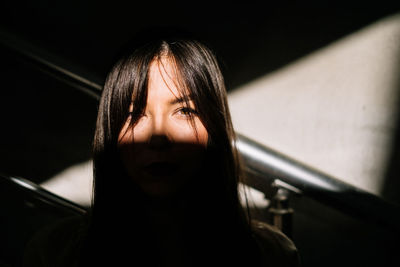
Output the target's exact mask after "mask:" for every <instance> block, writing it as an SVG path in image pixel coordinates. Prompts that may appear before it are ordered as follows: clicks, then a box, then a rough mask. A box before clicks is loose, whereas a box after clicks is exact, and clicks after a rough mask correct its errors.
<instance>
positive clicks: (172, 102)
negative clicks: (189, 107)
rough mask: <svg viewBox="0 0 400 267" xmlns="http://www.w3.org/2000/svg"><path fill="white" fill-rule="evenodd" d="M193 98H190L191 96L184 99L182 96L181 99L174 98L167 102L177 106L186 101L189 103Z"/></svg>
mask: <svg viewBox="0 0 400 267" xmlns="http://www.w3.org/2000/svg"><path fill="white" fill-rule="evenodd" d="M192 99H193V98H192V96H191V95H189V96H188V97H185V96H182V97H176V98H174V99H171V100H170V101H169V104H170V105H175V104H179V103H183V102H186V101H188V102H189V101H191V100H192Z"/></svg>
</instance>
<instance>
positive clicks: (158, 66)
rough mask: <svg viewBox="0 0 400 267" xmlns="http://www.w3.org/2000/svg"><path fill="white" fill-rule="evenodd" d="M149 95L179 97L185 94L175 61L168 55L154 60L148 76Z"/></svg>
mask: <svg viewBox="0 0 400 267" xmlns="http://www.w3.org/2000/svg"><path fill="white" fill-rule="evenodd" d="M148 95H153V96H154V95H157V96H169V97H172V98H179V97H182V96H183V95H185V86H184V85H183V84H182V82H181V79H180V76H179V73H178V70H177V68H176V64H175V62H174V61H173V60H172V59H171V58H169V57H166V56H163V57H161V58H160V59H158V60H153V61H152V63H151V64H150V69H149V76H148Z"/></svg>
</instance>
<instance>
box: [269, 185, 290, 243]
mask: <svg viewBox="0 0 400 267" xmlns="http://www.w3.org/2000/svg"><path fill="white" fill-rule="evenodd" d="M289 196H290V192H289V190H287V189H284V188H279V189H278V190H277V191H276V193H275V196H274V197H273V198H272V203H271V207H270V208H269V209H268V212H269V214H270V216H271V224H272V225H274V226H275V227H277V228H278V229H279V230H281V231H282V232H283V233H284V234H285V235H287V236H288V237H292V227H293V226H292V223H293V213H294V211H293V209H292V208H290V207H289Z"/></svg>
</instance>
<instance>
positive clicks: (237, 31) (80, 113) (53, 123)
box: [0, 0, 400, 266]
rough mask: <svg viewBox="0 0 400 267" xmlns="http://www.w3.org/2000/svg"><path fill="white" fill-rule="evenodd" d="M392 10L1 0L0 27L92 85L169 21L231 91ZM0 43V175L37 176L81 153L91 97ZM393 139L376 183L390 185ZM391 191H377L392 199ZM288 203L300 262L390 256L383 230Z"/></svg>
mask: <svg viewBox="0 0 400 267" xmlns="http://www.w3.org/2000/svg"><path fill="white" fill-rule="evenodd" d="M399 11H400V9H399V5H398V4H396V2H395V1H379V2H373V3H372V2H364V1H360V2H351V1H350V2H345V1H334V2H332V3H326V2H324V1H321V3H319V2H317V1H311V2H310V1H308V2H307V3H305V1H286V2H280V3H276V2H275V1H260V2H257V4H256V3H250V2H246V4H243V3H240V2H239V3H236V4H235V3H233V2H232V3H221V2H217V1H215V2H200V1H193V2H191V1H187V2H182V3H177V2H168V1H165V2H163V3H158V2H152V1H142V2H132V1H125V2H124V1H109V2H108V3H107V2H103V3H100V2H99V1H93V0H90V1H79V0H73V1H50V0H47V1H43V0H42V1H19V2H17V1H15V2H11V1H10V2H7V3H2V5H1V9H0V30H1V31H2V32H7V33H8V34H13V35H15V36H17V37H18V38H19V39H21V40H24V41H26V42H27V43H30V44H32V45H34V46H35V47H37V48H39V49H40V50H41V51H42V52H43V54H46V55H47V56H48V57H53V58H55V59H56V61H58V62H60V63H62V64H63V65H64V66H69V67H70V68H71V70H75V71H77V72H79V73H81V74H82V75H84V76H85V77H89V78H90V79H92V80H94V81H96V82H98V83H100V84H101V83H102V81H103V80H104V77H105V75H106V73H107V71H108V70H109V68H110V67H111V64H112V62H113V59H114V56H115V54H116V53H117V51H118V50H119V48H120V47H121V46H122V45H123V44H125V43H126V42H127V41H128V40H129V39H131V38H132V37H133V36H134V35H135V33H137V32H138V31H140V30H142V29H144V28H147V27H152V26H163V27H179V28H182V29H185V30H189V31H191V32H194V33H195V34H196V35H197V36H199V37H200V38H201V39H203V40H204V41H206V42H207V43H208V44H210V45H211V47H212V48H213V49H214V50H215V51H216V53H217V55H218V56H219V58H220V59H221V61H222V63H223V71H224V74H225V78H226V81H227V84H228V90H234V89H235V88H237V87H238V86H240V85H242V84H245V83H247V82H249V81H251V80H253V79H256V78H257V77H260V76H263V75H265V74H267V73H269V72H272V71H274V70H277V69H279V68H281V67H283V66H285V65H287V64H289V63H291V62H293V61H294V60H296V59H298V58H301V57H303V56H305V55H307V54H309V53H312V52H313V51H315V50H317V49H319V48H321V47H324V46H326V45H328V44H330V43H332V42H334V41H336V40H338V39H340V38H341V37H344V36H346V35H348V34H351V33H353V32H355V31H357V30H359V29H361V28H363V27H365V26H368V25H369V24H371V23H373V22H375V21H377V20H379V19H382V18H384V17H386V16H389V15H392V14H395V13H397V12H399ZM3 36H4V35H3ZM1 48H2V49H0V56H1V63H0V65H1V73H0V77H1V83H0V86H1V88H0V122H1V124H0V125H1V130H0V137H1V139H0V140H1V141H0V151H1V153H0V173H6V174H9V175H16V176H22V177H25V178H28V179H30V180H32V181H34V182H37V183H39V182H42V181H45V180H47V179H48V178H50V177H52V176H53V175H55V174H57V173H59V172H60V171H62V170H64V169H65V168H67V167H69V166H71V165H73V164H76V163H79V162H83V161H86V160H88V159H90V146H91V142H92V135H93V130H94V123H95V117H96V112H97V101H96V100H94V99H93V98H91V97H90V96H88V95H86V94H84V93H82V92H80V91H78V90H75V89H72V88H71V87H70V86H69V85H67V84H64V83H62V82H60V81H59V80H57V79H54V78H52V77H49V76H48V75H45V74H44V73H43V72H41V71H39V70H37V69H34V68H32V66H31V65H30V64H29V63H28V62H26V61H21V60H20V59H18V58H15V56H14V54H12V53H10V52H9V50H8V49H5V48H4V47H2V46H1ZM397 136H399V134H397ZM396 140H397V141H396V143H395V145H394V147H393V152H392V158H391V162H390V164H389V166H388V170H387V178H386V182H385V184H386V187H393V186H397V187H398V188H400V185H399V179H398V173H399V169H398V168H399V165H400V164H399V155H400V154H399V149H398V147H399V138H396ZM299 160H301V159H299ZM385 192H387V193H385ZM399 195H400V194H397V193H394V190H386V191H385V190H384V192H383V196H384V197H385V198H386V199H387V200H390V201H393V202H397V203H400V199H399ZM293 206H294V207H295V210H296V212H297V213H296V216H297V217H296V219H295V224H294V226H295V227H294V240H295V241H296V243H297V245H298V246H299V249H300V251H301V252H302V251H304V257H305V259H304V261H305V263H306V266H317V265H321V259H322V262H323V263H324V265H326V266H337V265H339V264H340V265H342V266H352V265H353V266H354V265H357V266H358V265H359V264H363V265H364V266H366V265H368V264H370V266H372V265H379V266H384V265H385V262H386V263H388V262H389V261H390V260H391V259H390V257H389V255H391V256H394V255H393V254H391V252H390V253H389V252H387V251H389V250H388V249H391V248H392V247H391V246H389V244H388V243H389V242H391V241H393V238H392V237H390V238H388V236H390V233H389V234H388V232H386V230H385V229H380V228H374V227H373V226H371V225H369V224H366V223H364V222H363V221H359V220H356V219H353V218H351V217H349V216H347V215H343V214H341V213H340V212H338V211H336V210H331V209H328V208H327V207H325V206H323V205H321V204H319V203H317V202H315V201H313V200H310V199H307V198H302V199H295V200H294V201H293ZM386 248H387V249H386ZM313 251H315V254H313ZM371 257H372V258H371ZM346 259H347V260H346Z"/></svg>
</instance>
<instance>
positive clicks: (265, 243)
mask: <svg viewBox="0 0 400 267" xmlns="http://www.w3.org/2000/svg"><path fill="white" fill-rule="evenodd" d="M251 226H252V230H253V234H254V237H255V239H256V241H257V243H258V245H259V246H260V248H261V250H262V252H263V254H264V259H265V261H266V262H267V263H268V265H270V266H282V267H283V266H284V267H286V266H287V267H295V266H296V267H297V266H300V257H299V254H298V250H297V248H296V246H295V244H294V243H293V241H292V240H291V239H290V238H289V237H287V236H286V235H285V234H284V233H282V232H281V231H280V230H279V229H278V228H276V227H274V226H272V225H270V224H267V223H264V222H261V221H257V220H253V221H252V224H251Z"/></svg>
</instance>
